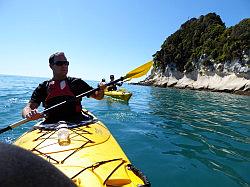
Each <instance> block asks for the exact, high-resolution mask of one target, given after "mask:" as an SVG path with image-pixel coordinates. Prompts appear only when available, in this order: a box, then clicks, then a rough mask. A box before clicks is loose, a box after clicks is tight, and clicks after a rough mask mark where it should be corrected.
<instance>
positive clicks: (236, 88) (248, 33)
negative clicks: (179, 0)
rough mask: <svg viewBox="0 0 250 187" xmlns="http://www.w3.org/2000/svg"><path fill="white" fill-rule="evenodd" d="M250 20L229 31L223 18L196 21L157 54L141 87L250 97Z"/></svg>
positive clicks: (172, 38)
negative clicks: (171, 88)
mask: <svg viewBox="0 0 250 187" xmlns="http://www.w3.org/2000/svg"><path fill="white" fill-rule="evenodd" d="M249 55H250V18H246V19H243V20H242V21H240V22H239V23H238V24H236V25H235V26H232V27H229V28H226V26H225V24H224V23H223V22H222V20H221V18H220V16H219V15H217V14H216V13H209V14H207V15H205V16H203V15H202V16H200V17H199V18H198V19H197V18H192V19H190V20H188V21H187V22H185V23H184V24H182V25H181V27H180V29H179V30H177V31H176V32H175V33H173V34H172V35H171V36H169V37H168V38H166V40H165V41H164V42H163V44H162V46H161V49H160V50H159V51H157V52H156V53H155V54H154V55H153V61H154V65H153V69H152V71H151V74H150V75H149V76H148V77H147V78H146V79H145V80H143V81H140V82H139V83H138V84H141V85H152V86H159V87H176V88H189V89H198V90H210V91H219V92H229V93H236V94H244V95H250V59H249Z"/></svg>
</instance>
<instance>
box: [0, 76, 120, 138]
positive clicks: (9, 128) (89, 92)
mask: <svg viewBox="0 0 250 187" xmlns="http://www.w3.org/2000/svg"><path fill="white" fill-rule="evenodd" d="M123 80H124V77H120V78H119V79H117V80H114V81H111V82H109V83H107V84H105V85H106V86H110V85H112V84H115V83H117V82H119V81H123ZM98 90H100V88H99V87H98V88H95V89H92V90H89V91H87V92H84V93H81V94H79V95H77V96H76V97H75V98H74V99H69V100H65V101H62V102H60V103H58V104H56V105H53V106H51V107H49V108H47V109H45V110H43V112H42V113H43V114H45V113H47V112H49V111H50V110H52V109H54V108H56V107H58V106H61V105H63V104H65V103H69V102H72V101H75V100H76V99H79V98H81V97H84V96H86V95H89V94H92V93H94V92H96V91H98ZM29 121H30V120H29V119H27V118H26V119H23V120H20V121H18V122H16V123H13V124H11V125H9V126H7V127H5V128H3V129H0V134H2V133H4V132H6V131H8V130H12V129H14V128H16V127H18V126H20V125H22V124H24V123H27V122H29Z"/></svg>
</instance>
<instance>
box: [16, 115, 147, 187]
mask: <svg viewBox="0 0 250 187" xmlns="http://www.w3.org/2000/svg"><path fill="white" fill-rule="evenodd" d="M85 113H86V114H87V115H88V117H89V119H88V120H86V121H84V123H81V124H72V123H65V122H64V123H63V122H60V123H57V124H43V123H42V122H40V123H38V124H37V125H35V126H34V127H33V129H32V130H31V131H28V132H26V133H25V134H23V135H22V136H21V137H19V138H18V139H17V140H16V141H15V143H14V144H15V145H18V146H20V147H22V148H24V149H27V150H30V151H31V152H33V153H34V154H36V155H38V156H40V157H42V158H44V159H45V160H47V161H48V162H50V163H51V164H53V165H54V166H55V167H56V168H58V169H59V170H61V171H62V172H63V173H64V174H65V175H66V176H68V177H69V178H71V179H72V180H73V181H74V182H75V184H76V185H77V186H81V187H97V186H98V187H99V186H102V187H104V186H123V187H137V186H140V185H141V186H145V187H146V186H150V183H149V182H148V181H147V178H146V177H145V176H144V175H142V173H141V172H140V171H139V170H138V169H136V168H135V167H134V166H132V165H131V163H130V161H129V159H128V158H127V156H126V155H125V153H124V152H123V151H122V149H121V147H120V146H119V144H118V143H117V142H116V140H115V139H114V137H113V136H112V134H111V133H110V132H109V130H108V129H107V127H106V126H105V125H104V124H103V123H102V122H100V121H99V120H98V119H97V118H96V117H94V116H93V115H92V114H90V113H89V112H87V111H86V112H85ZM86 114H85V115H86ZM62 124H63V126H62ZM62 127H63V128H62ZM62 130H63V131H67V132H68V137H67V138H66V139H65V140H66V142H64V143H63V142H61V141H60V137H58V136H59V134H60V133H59V132H60V131H62Z"/></svg>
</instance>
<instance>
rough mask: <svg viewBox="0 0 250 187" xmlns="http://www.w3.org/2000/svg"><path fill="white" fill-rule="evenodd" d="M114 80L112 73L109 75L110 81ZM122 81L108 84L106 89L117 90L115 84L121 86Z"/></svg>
mask: <svg viewBox="0 0 250 187" xmlns="http://www.w3.org/2000/svg"><path fill="white" fill-rule="evenodd" d="M114 80H115V77H114V75H110V82H112V81H114ZM122 84H123V82H120V83H114V84H111V85H110V86H108V88H107V89H108V91H116V90H117V87H116V86H122Z"/></svg>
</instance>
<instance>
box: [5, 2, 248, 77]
mask: <svg viewBox="0 0 250 187" xmlns="http://www.w3.org/2000/svg"><path fill="white" fill-rule="evenodd" d="M249 10H250V1H249V0H173V1H169V0H42V1H34V0H0V30H1V34H0V60H1V62H0V63H1V68H0V74H9V75H26V76H36V77H51V76H52V72H51V70H50V69H49V66H48V58H49V56H50V55H51V54H52V53H54V52H57V51H64V52H65V54H66V56H67V58H68V60H69V61H70V67H69V75H70V76H77V77H81V78H83V79H84V80H101V78H106V79H108V77H109V75H110V74H114V75H115V76H116V77H117V78H118V77H120V76H122V75H125V74H126V73H127V72H129V71H130V70H133V69H134V68H136V67H138V66H140V65H141V64H144V63H145V62H147V61H148V60H151V59H152V55H153V54H154V53H155V52H156V51H157V50H159V49H160V47H161V45H162V43H163V42H164V40H165V39H166V38H167V37H168V36H170V35H171V34H172V33H174V32H175V31H176V30H178V29H179V28H180V25H181V24H182V23H184V22H185V21H187V20H188V19H190V18H192V17H196V18H198V17H199V16H200V15H205V14H207V13H209V12H215V13H217V14H218V15H220V16H221V19H222V20H223V22H225V24H226V26H227V27H229V26H232V25H235V24H237V23H238V22H239V21H240V20H242V19H244V18H250V11H249ZM135 81H136V80H135Z"/></svg>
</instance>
